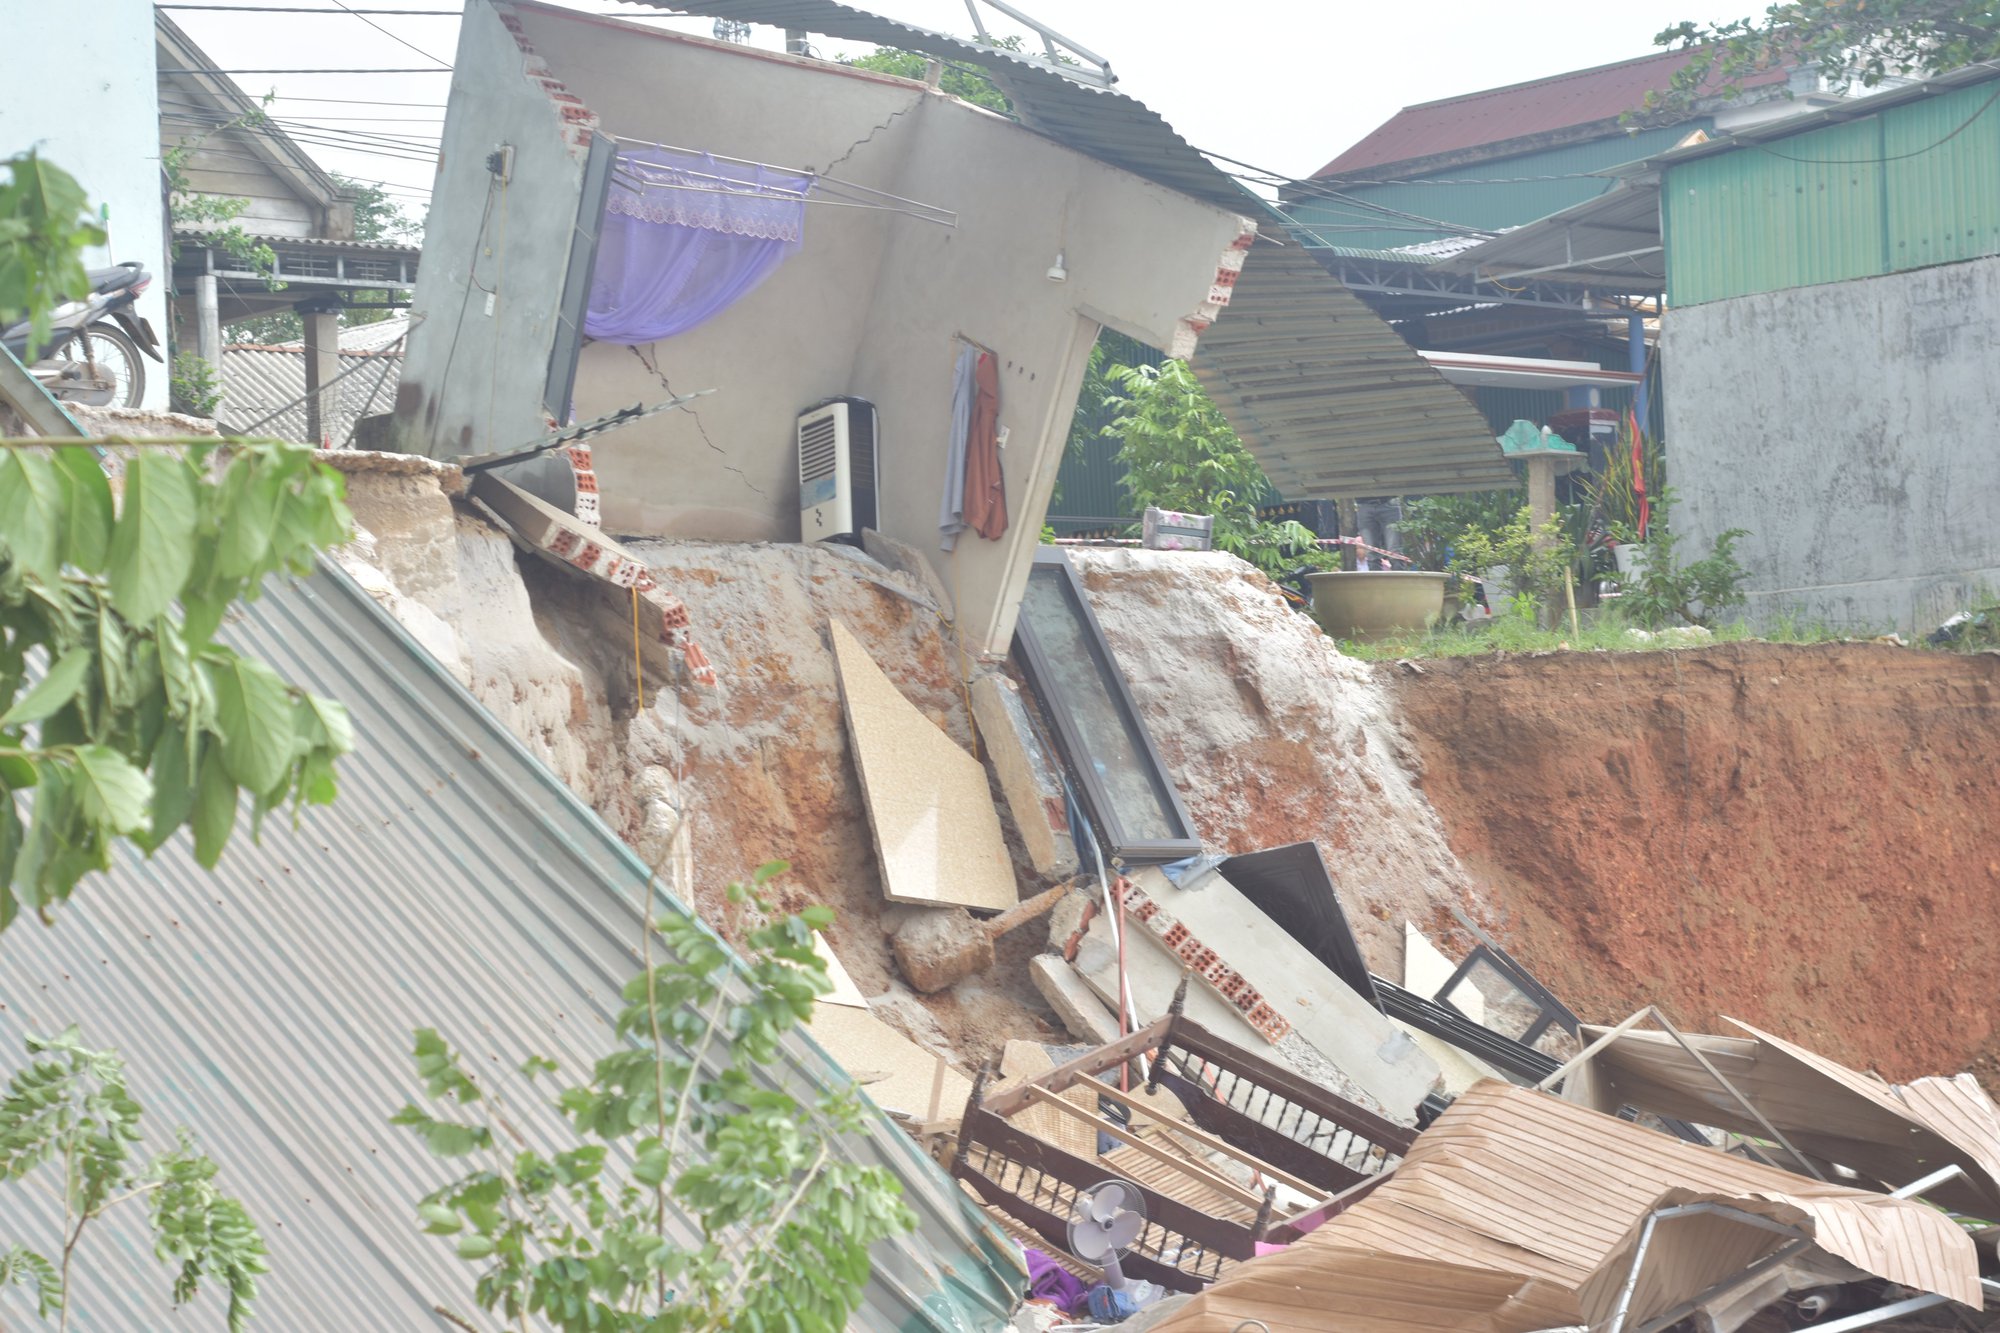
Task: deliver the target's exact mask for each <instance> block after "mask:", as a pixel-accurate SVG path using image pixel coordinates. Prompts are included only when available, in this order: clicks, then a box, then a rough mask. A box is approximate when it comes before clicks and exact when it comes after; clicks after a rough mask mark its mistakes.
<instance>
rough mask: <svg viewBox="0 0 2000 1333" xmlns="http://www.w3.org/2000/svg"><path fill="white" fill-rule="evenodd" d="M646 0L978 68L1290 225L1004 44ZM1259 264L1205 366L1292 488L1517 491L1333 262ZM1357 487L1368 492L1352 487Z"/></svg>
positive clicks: (1463, 412)
mask: <svg viewBox="0 0 2000 1333" xmlns="http://www.w3.org/2000/svg"><path fill="white" fill-rule="evenodd" d="M639 2H640V3H645V4H649V5H651V6H652V7H653V8H656V9H666V10H673V11H676V12H679V13H687V14H703V15H711V16H713V17H716V18H728V19H742V20H745V21H747V22H752V23H768V24H773V25H776V26H778V27H788V28H803V29H806V30H808V31H811V32H817V33H820V34H822V35H824V36H828V37H835V38H840V39H843V40H848V41H861V42H874V43H877V44H879V45H883V46H895V47H900V48H903V49H905V50H912V51H921V52H924V53H925V54H928V55H933V56H938V57H940V58H943V59H950V60H957V61H963V62H965V63H968V64H974V65H978V66H980V67H982V68H984V69H986V70H988V71H990V72H991V73H992V74H993V76H994V78H995V79H996V80H997V81H998V82H999V84H1000V86H1001V88H1002V90H1003V91H1005V92H1006V94H1007V96H1008V98H1009V99H1010V100H1011V101H1012V102H1013V105H1014V113H1015V115H1016V116H1017V117H1019V119H1020V122H1021V123H1022V124H1023V125H1025V126H1027V127H1028V128H1029V129H1032V130H1035V131H1037V132H1039V133H1041V134H1044V135H1047V136H1048V137H1049V138H1052V139H1054V140H1056V141H1057V142H1059V143H1062V144H1064V145H1066V146H1068V147H1070V148H1072V149H1075V150H1076V151H1077V152H1080V153H1084V154H1087V155H1089V156H1090V157H1093V158H1096V159H1097V160H1098V161H1101V162H1106V163H1109V164H1110V165H1112V166H1115V167H1120V168H1122V169H1124V170H1126V171H1129V172H1132V173H1133V174H1134V175H1137V176H1142V177H1144V178H1145V179H1147V180H1150V181H1153V182H1155V183H1157V184H1160V185H1164V186H1166V187H1167V188H1169V189H1172V190H1178V191H1180V192H1181V193H1183V194H1187V195H1191V196H1193V197H1195V198H1197V199H1202V200H1206V201H1208V202H1210V203H1213V204H1217V205H1220V206H1221V207H1224V208H1229V209H1233V210H1236V211H1238V212H1241V213H1246V214H1253V215H1256V216H1258V217H1261V218H1267V219H1274V220H1276V221H1280V222H1281V221H1282V219H1281V218H1278V216H1277V215H1276V214H1275V213H1274V212H1273V211H1272V210H1271V209H1270V208H1269V207H1268V205H1267V204H1266V203H1265V201H1264V200H1263V199H1261V198H1260V197H1259V196H1257V195H1255V194H1253V193H1252V192H1250V191H1249V190H1247V189H1245V188H1244V187H1243V186H1242V185H1240V184H1239V183H1238V182H1237V181H1236V180H1235V179H1234V178H1232V177H1230V176H1228V175H1225V174H1224V173H1223V171H1222V170H1221V169H1220V168H1219V167H1217V166H1216V165H1215V164H1214V163H1212V162H1210V161H1209V160H1208V159H1207V158H1206V157H1204V156H1202V154H1201V153H1200V152H1199V151H1198V150H1197V149H1195V148H1194V147H1193V146H1192V145H1191V144H1189V143H1188V141H1187V140H1185V139H1183V138H1182V137H1181V136H1180V135H1179V134H1177V133H1175V132H1174V129H1173V127H1172V126H1170V125H1168V124H1167V122H1166V121H1165V120H1163V119H1161V118H1160V116H1159V114H1158V113H1157V112H1154V111H1152V110H1151V109H1149V108H1148V107H1146V106H1145V105H1144V104H1143V103H1141V102H1138V101H1136V100H1134V99H1133V98H1130V97H1127V96H1125V95H1124V94H1122V93H1118V92H1113V91H1110V90H1107V89H1102V88H1096V87H1091V86H1088V85H1085V84H1082V83H1078V82H1076V81H1074V80H1071V79H1067V78H1064V77H1063V76H1062V75H1060V74H1057V73H1055V72H1054V71H1052V70H1049V69H1044V68H1042V67H1039V66H1037V65H1034V64H1031V63H1029V62H1027V61H1024V60H1022V59H1021V58H1020V57H1018V56H1016V55H1012V54H1010V53H1009V52H1007V51H1005V50H1002V49H1000V48H997V47H992V46H983V45H980V44H979V43H976V42H970V41H966V40H964V39H962V38H958V37H951V36H948V35H946V34H943V33H938V32H933V31H931V30H929V29H927V28H917V27H912V26H911V25H909V24H905V23H899V22H897V21H895V20H894V19H888V18H883V17H881V16H880V15H876V14H870V13H867V12H865V11H863V10H859V9H855V8H853V7H852V6H850V5H845V4H840V3H838V2H837V0H691V2H689V3H669V2H668V0H639ZM557 12H560V11H557ZM1244 273H1245V278H1244V281H1243V282H1239V284H1238V285H1237V288H1236V293H1235V298H1234V300H1233V302H1232V303H1231V304H1230V305H1229V306H1228V307H1227V308H1226V309H1224V310H1223V312H1222V316H1221V318H1220V319H1218V320H1217V321H1216V323H1215V325H1214V326H1213V327H1212V328H1210V329H1209V330H1208V331H1207V332H1206V333H1204V334H1203V335H1202V337H1201V341H1200V343H1199V344H1198V347H1199V350H1198V351H1197V353H1196V356H1195V369H1196V371H1197V373H1198V374H1199V375H1200V376H1201V379H1202V382H1203V383H1204V384H1205V385H1207V387H1208V389H1209V391H1210V393H1211V394H1213V395H1215V397H1216V401H1217V405H1218V406H1220V407H1221V409H1222V411H1223V412H1224V413H1225V414H1226V415H1227V416H1228V417H1229V421H1230V424H1231V425H1232V426H1234V427H1235V428H1236V431H1237V434H1239V435H1240V436H1242V438H1243V441H1244V443H1245V444H1246V445H1248V446H1249V448H1250V451H1251V453H1252V454H1254V455H1256V458H1257V461H1258V462H1259V463H1261V464H1262V465H1263V466H1264V470H1265V471H1266V472H1268V473H1269V474H1270V476H1271V481H1272V484H1273V485H1274V486H1276V487H1277V488H1278V489H1279V490H1280V491H1281V492H1283V493H1284V494H1285V495H1288V496H1291V497H1293V498H1296V499H1304V498H1314V497H1323V496H1328V495H1336V494H1338V495H1356V494H1358V495H1401V494H1408V493H1414V492H1418V491H1426V490H1433V491H1448V490H1477V489H1486V488H1490V487H1504V486H1511V485H1513V484H1514V476H1513V473H1512V472H1511V470H1509V469H1508V467H1507V466H1506V464H1505V463H1503V462H1502V461H1501V458H1500V450H1499V446H1498V445H1496V444H1494V442H1493V439H1492V436H1491V434H1490V433H1489V432H1488V431H1487V430H1486V423H1485V421H1484V420H1483V419H1482V418H1481V417H1480V415H1479V413H1478V411H1477V410H1476V409H1474V408H1473V407H1472V406H1471V405H1470V404H1469V403H1467V402H1466V401H1465V399H1464V397H1463V396H1462V395H1461V394H1459V392H1458V391H1457V390H1455V389H1453V388H1451V387H1450V386H1449V385H1447V384H1445V382H1444V381H1443V379H1442V378H1441V377H1439V375H1438V373H1437V372H1436V371H1434V370H1432V369H1431V368H1430V367H1429V366H1427V365H1425V364H1424V362H1423V360H1422V358H1420V357H1419V356H1417V354H1416V353H1415V352H1414V351H1413V350H1412V349H1411V348H1410V346H1409V344H1408V343H1406V342H1404V341H1403V339H1402V338H1401V336H1400V335H1398V334H1397V333H1396V332H1395V330H1393V329H1391V328H1390V327H1389V326H1388V325H1387V324H1385V323H1384V322H1383V321H1382V320H1381V318H1380V317H1379V316H1377V315H1376V314H1375V313H1374V312H1373V311H1372V310H1370V309H1369V308H1368V307H1367V306H1366V305H1364V304H1362V302H1361V301H1359V300H1358V299H1357V298H1355V297H1354V296H1353V295H1352V294H1350V293H1349V292H1348V290H1347V289H1346V288H1345V287H1343V286H1342V285H1341V284H1340V282H1339V281H1338V280H1337V279H1335V278H1334V277H1333V276H1332V275H1331V274H1330V273H1328V272H1327V271H1326V270H1325V269H1324V268H1322V267H1321V266H1320V265H1319V264H1318V263H1316V262H1314V261H1313V260H1312V259H1310V258H1308V257H1306V256H1304V254H1303V252H1302V251H1301V250H1300V249H1298V248H1297V247H1288V248H1279V247H1273V246H1265V245H1259V246H1258V247H1257V248H1256V249H1255V250H1254V251H1252V253H1251V257H1250V261H1249V263H1248V264H1247V265H1246V266H1245V270H1244ZM1245 283H1248V284H1249V290H1247V291H1246V288H1245ZM1274 333H1275V334H1276V335H1277V336H1273V334H1274ZM1211 348H1212V349H1213V350H1211ZM1302 382H1303V384H1302ZM1301 387H1303V388H1305V390H1306V392H1303V393H1302V392H1300V389H1301ZM1285 399H1289V400H1290V401H1281V400H1285ZM1348 485H1359V486H1363V487H1366V488H1367V489H1362V490H1358V491H1356V490H1350V489H1340V488H1341V487H1344V486H1348Z"/></svg>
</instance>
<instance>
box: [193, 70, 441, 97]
mask: <svg viewBox="0 0 2000 1333" xmlns="http://www.w3.org/2000/svg"><path fill="white" fill-rule="evenodd" d="M160 73H162V74H449V73H451V67H450V66H449V65H447V66H445V67H444V68H443V69H392V68H388V67H384V66H379V65H378V66H371V67H370V68H367V69H163V70H161V71H160ZM321 100H330V99H321ZM410 105H415V103H410Z"/></svg>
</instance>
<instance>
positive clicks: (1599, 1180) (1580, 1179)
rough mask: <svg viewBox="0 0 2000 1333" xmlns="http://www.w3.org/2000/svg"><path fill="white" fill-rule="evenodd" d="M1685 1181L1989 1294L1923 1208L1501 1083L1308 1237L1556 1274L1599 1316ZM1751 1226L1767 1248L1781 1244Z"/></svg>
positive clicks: (1878, 1264) (1897, 1276)
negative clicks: (1598, 1297)
mask: <svg viewBox="0 0 2000 1333" xmlns="http://www.w3.org/2000/svg"><path fill="white" fill-rule="evenodd" d="M1675 1190H1686V1191H1691V1192H1694V1193H1698V1194H1707V1195H1724V1196H1728V1197H1731V1198H1738V1199H1745V1200H1749V1199H1765V1200H1770V1201H1774V1202H1782V1203H1785V1204H1787V1205H1789V1206H1792V1207H1795V1208H1797V1209H1799V1210H1801V1211H1803V1212H1805V1213H1806V1214H1807V1215H1808V1216H1809V1217H1810V1218H1812V1219H1814V1220H1815V1222H1816V1224H1817V1225H1818V1227H1819V1230H1820V1241H1819V1243H1820V1245H1821V1247H1822V1248H1824V1249H1827V1250H1828V1251H1829V1252H1831V1253H1834V1254H1838V1255H1840V1256H1841V1257H1843V1258H1847V1259H1849V1260H1850V1262H1853V1263H1856V1264H1858V1265H1860V1266H1861V1267H1863V1268H1867V1269H1868V1270H1869V1271H1870V1272H1873V1273H1876V1274H1878V1275H1879V1276H1882V1277H1886V1278H1889V1279H1890V1280H1891V1281H1895V1282H1902V1283H1904V1284H1905V1285H1909V1286H1915V1287H1920V1288H1922V1289H1923V1290H1926V1291H1938V1292H1941V1293H1943V1294H1945V1295H1948V1296H1951V1297H1953V1299H1957V1300H1964V1301H1967V1302H1968V1303H1969V1304H1974V1305H1977V1303H1978V1301H1979V1281H1978V1262H1977V1258H1976V1256H1975V1255H1974V1253H1973V1251H1972V1243H1971V1240H1970V1239H1969V1238H1968V1237H1967V1236H1966V1235H1965V1233H1964V1232H1963V1231H1960V1230H1959V1229H1958V1227H1957V1224H1955V1223H1954V1222H1952V1221H1951V1219H1950V1218H1948V1217H1947V1216H1945V1215H1944V1214H1943V1213H1940V1212H1937V1211H1936V1210H1934V1209H1932V1208H1931V1207H1930V1206H1929V1205H1927V1204H1923V1203H1920V1202H1918V1201H1916V1200H1903V1199H1892V1198H1889V1197H1888V1196H1886V1195H1883V1194H1875V1193H1871V1192H1869V1191H1867V1190H1859V1189H1851V1188H1848V1187H1846V1186H1842V1185H1826V1184H1821V1183H1820V1182H1818V1181H1815V1180H1812V1179H1809V1178H1808V1177H1805V1176H1798V1175H1793V1174H1792V1173H1790V1172H1787V1171H1780V1170H1778V1169H1776V1168H1775V1167H1769V1166H1763V1165H1761V1164H1759V1163H1756V1162H1750V1161H1745V1160H1744V1159H1742V1158H1739V1157H1732V1156H1729V1155H1728V1154H1726V1153H1722V1152H1718V1151H1716V1150H1715V1149H1713V1148H1706V1147H1696V1146H1694V1145H1692V1144H1687V1143H1682V1142H1680V1141H1679V1140H1678V1139H1675V1138H1672V1137H1670V1136H1668V1135H1666V1134H1662V1133H1660V1132H1659V1131H1657V1130H1652V1129H1645V1128H1641V1127H1640V1126H1638V1125H1635V1124H1630V1123H1628V1122H1626V1121H1623V1120H1619V1119H1616V1118H1614V1117H1612V1116H1608V1115H1602V1114H1600V1113H1598V1112H1596V1111H1592V1110H1588V1109H1586V1108H1584V1107H1580V1106H1574V1105H1571V1104H1570V1103H1567V1102H1564V1101H1561V1100H1559V1099H1557V1098H1555V1097H1551V1096H1549V1095H1548V1094H1546V1093H1541V1092H1531V1091H1528V1090H1526V1089H1522V1088H1515V1087H1512V1086H1510V1085H1508V1084H1504V1083H1497V1082H1494V1081H1491V1080H1488V1081H1485V1082H1481V1083H1478V1084H1475V1085H1474V1086H1473V1087H1472V1088H1471V1089H1470V1090H1469V1091H1467V1092H1466V1093H1465V1094H1464V1095H1462V1096H1460V1097H1459V1098H1458V1100H1457V1101H1455V1102H1453V1103H1452V1105H1451V1106H1450V1107H1448V1108H1447V1109H1446V1110H1445V1111H1444V1113H1443V1114H1442V1115H1440V1116H1439V1117H1438V1118H1437V1120H1436V1121H1435V1122H1434V1123H1433V1124H1432V1125H1431V1127H1430V1128H1429V1129H1427V1130H1425V1131H1424V1132H1423V1133H1422V1134H1420V1135H1419V1136H1418V1137H1417V1142H1416V1146H1415V1147H1413V1148H1412V1149H1411V1150H1410V1151H1409V1152H1408V1153H1407V1154H1405V1156H1404V1158H1403V1164H1402V1165H1401V1166H1400V1167H1399V1168H1398V1169H1397V1171H1396V1174H1395V1175H1394V1176H1392V1177H1391V1178H1390V1179H1389V1180H1387V1181H1385V1182H1384V1183H1383V1184H1382V1186H1381V1187H1380V1188H1379V1189H1376V1190H1375V1191H1374V1192H1373V1193H1371V1194H1370V1195H1369V1196H1368V1197H1367V1198H1366V1199H1364V1200H1362V1201H1361V1202H1360V1203H1357V1204H1356V1205H1355V1206H1354V1207H1352V1208H1350V1209H1348V1210H1347V1211H1346V1212H1344V1213H1342V1214H1340V1215H1339V1216H1337V1217H1334V1218H1332V1219H1331V1220H1329V1221H1328V1222H1327V1223H1326V1225H1325V1226H1323V1227H1321V1228H1320V1229H1319V1230H1317V1231H1315V1232H1313V1233H1312V1234H1311V1236H1309V1237H1308V1238H1307V1239H1306V1241H1305V1243H1306V1244H1308V1245H1316V1244H1326V1245H1338V1246H1346V1247H1350V1248H1358V1249H1380V1250H1384V1251H1387V1252H1389V1253H1392V1254H1411V1255H1417V1256H1420V1257H1427V1258H1434V1259H1441V1260H1445V1261H1447V1262H1456V1263H1477V1264H1479V1265H1480V1266H1481V1267H1486V1268H1494V1269H1498V1270H1501V1271H1504V1272H1515V1273H1521V1274H1524V1275H1526V1276H1529V1277H1542V1278H1547V1279H1549V1280H1552V1281H1556V1282H1561V1283H1563V1284H1564V1285H1566V1286H1569V1287H1571V1288H1573V1289H1576V1290H1578V1292H1579V1297H1580V1300H1581V1302H1582V1307H1583V1312H1584V1313H1585V1314H1586V1315H1587V1316H1589V1317H1591V1318H1602V1317H1603V1316H1604V1315H1605V1314H1607V1313H1608V1310H1603V1309H1593V1308H1592V1302H1591V1290H1590V1289H1591V1288H1593V1287H1595V1286H1597V1285H1598V1284H1599V1283H1601V1282H1602V1280H1603V1278H1604V1277H1605V1275H1606V1272H1607V1268H1606V1261H1607V1260H1608V1259H1610V1258H1611V1257H1612V1256H1614V1255H1616V1254H1617V1253H1619V1252H1620V1250H1621V1248H1622V1247H1623V1246H1625V1245H1626V1244H1628V1243H1629V1242H1630V1240H1631V1237H1632V1233H1633V1231H1634V1229H1635V1227H1636V1226H1637V1224H1638V1222H1639V1220H1640V1219H1641V1218H1642V1217H1643V1216H1644V1215H1645V1214H1646V1213H1647V1212H1648V1211H1650V1210H1651V1209H1652V1208H1654V1207H1655V1206H1656V1204H1657V1201H1658V1200H1659V1199H1660V1198H1661V1197H1662V1196H1664V1195H1666V1194H1668V1193H1669V1192H1670V1191H1675ZM1678 1225H1680V1224H1677V1227H1678ZM1809 1225H1812V1224H1811V1223H1809ZM1756 1234H1758V1235H1760V1236H1762V1238H1763V1241H1764V1242H1765V1245H1764V1248H1766V1249H1772V1248H1776V1246H1777V1245H1778V1243H1779V1238H1777V1237H1775V1236H1771V1235H1769V1234H1768V1233H1762V1232H1759V1233H1756ZM1849 1250H1852V1251H1854V1253H1849ZM1759 1252H1760V1251H1753V1252H1752V1253H1751V1255H1750V1258H1755V1257H1756V1255H1757V1253H1759ZM1659 1258H1660V1256H1658V1255H1656V1256H1655V1260H1656V1261H1657V1260H1658V1259H1659ZM1611 1268H1613V1269H1616V1270H1617V1272H1616V1277H1617V1278H1621V1279H1622V1278H1623V1276H1624V1272H1623V1269H1622V1268H1621V1267H1619V1266H1618V1265H1611ZM1616 1285H1617V1284H1616V1281H1615V1280H1614V1281H1613V1283H1612V1289H1613V1291H1615V1290H1616ZM1703 1285H1705V1284H1703ZM1699 1289H1700V1288H1699V1286H1697V1287H1696V1290H1699ZM1683 1294H1684V1295H1685V1294H1692V1293H1683ZM1665 1303H1666V1304H1668V1305H1671V1304H1672V1303H1673V1302H1672V1301H1671V1300H1669V1301H1667V1302H1665ZM1652 1312H1653V1313H1657V1312H1658V1310H1657V1308H1656V1309H1655V1310H1654V1311H1652ZM1634 1315H1635V1317H1636V1318H1637V1319H1638V1320H1639V1322H1644V1320H1645V1319H1646V1318H1647V1317H1649V1316H1648V1315H1647V1314H1644V1313H1640V1312H1639V1311H1638V1310H1636V1309H1635V1311H1634Z"/></svg>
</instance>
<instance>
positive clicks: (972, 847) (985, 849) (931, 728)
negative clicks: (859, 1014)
mask: <svg viewBox="0 0 2000 1333" xmlns="http://www.w3.org/2000/svg"><path fill="white" fill-rule="evenodd" d="M827 628H828V631H829V633H830V634H831V635H832V638H833V654H834V661H835V663H836V665H837V666H838V668H839V674H840V694H841V699H842V701H843V704H844V706H845V708H846V711H847V732H848V738H849V740H850V741H851V742H852V743H853V748H854V767H855V770H856V771H857V772H858V773H859V774H860V775H861V789H862V794H863V795H864V796H865V798H866V799H867V802H868V822H869V825H870V827H871V828H872V830H873V831H874V834H875V851H876V855H877V857H878V859H879V860H880V863H881V868H882V894H883V896H884V897H886V898H887V899H888V900H889V901H890V902H895V903H921V904H924V905H926V906H931V907H964V908H967V909H969V910H972V911H981V912H999V911H1004V910H1006V909H1007V908H1009V907H1012V906H1013V905H1014V904H1015V903H1016V902H1018V901H1019V900H1020V890H1019V888H1018V886H1017V885H1016V884H1015V882H1014V866H1013V862H1012V860H1011V859H1010V858H1009V857H1008V855H1007V844H1006V842H1005V840H1004V838H1003V837H1002V835H1001V832H1000V813H999V811H998V810H996V809H995V808H994V805H993V796H992V792H991V790H990V789H989V788H988V786H987V784H986V769H985V768H984V767H983V766H982V765H981V764H980V763H979V761H978V760H976V759H974V758H973V757H972V756H971V755H969V754H967V753H966V752H965V751H963V750H961V749H959V748H958V745H957V744H956V743H955V742H954V741H953V740H952V739H951V737H949V736H947V735H945V733H944V732H943V731H942V730H940V729H939V728H938V726H937V724H936V723H934V722H932V721H931V720H930V719H929V718H927V717H925V716H924V715H923V714H922V713H921V712H919V711H918V710H917V707H916V705H915V704H912V703H911V702H910V701H909V700H908V699H905V698H904V697H903V694H902V691H900V690H898V689H897V688H896V686H895V683H894V682H892V681H891V680H890V679H889V678H888V677H887V676H886V675H884V674H882V668H880V667H878V666H876V665H875V660H874V659H873V658H871V657H870V656H869V655H868V651H867V649H865V648H863V647H862V646H861V643H860V641H859V640H858V639H856V638H855V637H854V635H853V634H852V633H851V632H850V631H849V630H848V628H847V627H846V626H845V625H843V624H841V623H840V622H839V621H838V620H832V621H829V622H828V624H827Z"/></svg>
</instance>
